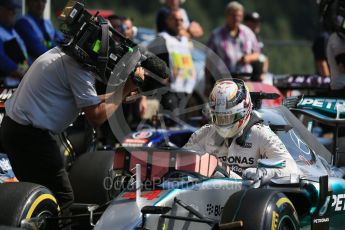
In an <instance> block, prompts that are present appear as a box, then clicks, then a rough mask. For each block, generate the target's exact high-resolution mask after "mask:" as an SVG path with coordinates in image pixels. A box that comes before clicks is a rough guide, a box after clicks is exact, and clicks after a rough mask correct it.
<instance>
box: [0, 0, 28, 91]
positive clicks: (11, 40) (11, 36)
mask: <svg viewBox="0 0 345 230" xmlns="http://www.w3.org/2000/svg"><path fill="white" fill-rule="evenodd" d="M20 7H21V6H20V5H18V4H16V2H15V1H14V0H1V1H0V77H1V79H2V80H3V81H4V84H5V85H6V86H13V87H15V86H17V85H18V83H19V81H20V79H21V78H22V77H23V76H24V74H25V72H26V71H27V69H28V68H29V59H28V54H27V50H26V47H25V44H24V42H23V40H22V39H21V38H20V36H19V35H18V33H17V32H16V31H15V29H14V23H15V17H16V9H17V8H20Z"/></svg>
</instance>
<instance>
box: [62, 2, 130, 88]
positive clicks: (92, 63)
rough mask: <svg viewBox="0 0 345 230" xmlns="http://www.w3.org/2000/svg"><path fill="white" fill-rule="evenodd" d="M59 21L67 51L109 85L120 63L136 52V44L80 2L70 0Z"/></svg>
mask: <svg viewBox="0 0 345 230" xmlns="http://www.w3.org/2000/svg"><path fill="white" fill-rule="evenodd" d="M59 19H60V20H61V21H62V23H61V26H60V29H61V31H62V32H63V34H64V35H65V42H64V43H63V44H61V47H62V48H63V50H64V51H65V52H66V53H67V54H68V55H70V56H72V57H73V58H74V59H76V60H77V61H78V62H79V63H81V64H82V65H83V66H84V67H85V68H87V69H89V70H91V71H93V72H95V73H96V74H97V76H98V77H99V80H100V81H101V82H103V83H105V84H107V82H108V80H109V77H110V76H111V74H112V71H113V69H114V67H115V65H116V64H117V63H118V61H119V60H120V59H121V58H122V57H123V56H125V55H126V54H131V53H133V52H134V47H135V46H136V44H135V43H133V42H132V41H130V40H129V39H126V38H125V37H123V35H121V34H120V33H119V32H117V31H115V30H114V29H112V28H111V27H109V25H108V22H107V21H106V20H105V19H104V18H103V17H101V16H98V15H95V16H93V15H91V14H90V13H89V12H88V11H87V10H86V9H85V6H84V4H82V3H80V2H77V1H72V0H70V1H69V2H68V3H67V5H66V7H65V8H64V10H63V12H62V14H61V15H60V17H59ZM110 31H111V32H110ZM132 68H133V67H132ZM132 71H133V70H132Z"/></svg>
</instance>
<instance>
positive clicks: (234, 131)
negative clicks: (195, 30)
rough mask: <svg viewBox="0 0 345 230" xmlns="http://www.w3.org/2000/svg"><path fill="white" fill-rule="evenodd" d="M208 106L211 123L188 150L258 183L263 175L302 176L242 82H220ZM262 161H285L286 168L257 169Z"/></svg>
mask: <svg viewBox="0 0 345 230" xmlns="http://www.w3.org/2000/svg"><path fill="white" fill-rule="evenodd" d="M209 107H210V113H211V118H212V124H209V125H205V126H203V127H201V128H200V129H199V130H197V131H196V132H195V133H194V134H193V135H192V136H191V138H190V139H189V141H188V142H187V144H186V145H185V146H184V147H185V148H187V149H190V150H194V151H198V152H202V153H209V154H214V155H216V156H217V157H218V158H219V160H220V162H222V163H223V165H224V166H225V167H226V166H230V169H231V171H232V172H235V173H236V174H237V175H236V174H234V175H233V176H232V174H231V173H230V177H235V178H236V177H238V176H242V177H243V178H246V179H251V180H257V179H259V178H261V177H263V176H266V178H272V177H275V176H277V177H283V176H289V175H291V174H295V175H299V174H300V171H299V169H298V167H297V165H296V163H295V161H294V160H293V159H292V157H291V155H290V154H289V153H288V151H287V149H286V147H285V146H284V144H283V143H282V142H281V140H280V139H279V138H278V136H277V135H276V134H275V133H274V132H273V131H272V130H271V129H270V128H269V127H268V126H266V125H264V124H262V122H261V120H260V119H259V118H258V116H257V115H256V114H255V113H254V112H253V111H252V102H251V98H250V94H249V91H248V89H247V87H246V85H245V83H244V82H243V81H241V80H235V79H234V80H230V79H222V80H219V81H217V82H216V84H215V86H214V88H213V89H212V91H211V94H210V97H209ZM261 158H268V159H272V160H273V161H274V162H275V161H277V162H281V163H283V162H284V163H285V167H282V168H258V169H257V164H258V159H261ZM284 163H283V164H284Z"/></svg>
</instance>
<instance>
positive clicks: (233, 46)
mask: <svg viewBox="0 0 345 230" xmlns="http://www.w3.org/2000/svg"><path fill="white" fill-rule="evenodd" d="M243 13H244V9H243V6H242V5H241V4H240V3H238V2H230V3H229V4H228V5H227V7H226V9H225V15H226V18H225V20H226V23H225V25H224V26H220V27H218V28H216V29H215V30H214V31H213V32H212V35H211V37H210V38H209V41H208V43H207V46H208V48H209V49H210V50H208V51H207V52H206V55H207V57H206V71H205V75H206V77H207V80H206V83H207V84H208V85H207V87H206V92H209V89H210V87H211V86H212V85H213V84H214V80H213V79H212V78H211V77H212V76H211V73H212V72H214V71H215V69H216V68H217V67H218V66H222V65H223V64H225V65H226V67H227V69H228V70H229V71H230V73H232V74H239V73H249V74H251V73H252V72H253V67H252V65H251V64H252V63H254V62H256V61H258V60H259V57H260V45H259V43H258V41H257V39H256V36H255V34H254V33H253V31H251V29H249V28H248V27H247V26H245V25H243V24H242V21H243ZM215 54H216V56H215ZM219 58H220V59H219ZM214 77H215V76H214Z"/></svg>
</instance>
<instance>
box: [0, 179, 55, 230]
mask: <svg viewBox="0 0 345 230" xmlns="http://www.w3.org/2000/svg"><path fill="white" fill-rule="evenodd" d="M0 207H1V210H2V211H0V224H1V225H7V226H13V227H19V226H20V223H21V221H22V220H24V219H30V218H34V217H38V218H39V217H51V216H57V215H58V214H59V206H58V204H57V202H56V199H55V197H54V196H53V194H52V193H51V192H50V191H49V190H48V189H47V188H45V187H43V186H41V185H37V184H32V183H26V182H18V183H4V184H0ZM52 228H53V226H50V228H49V229H52Z"/></svg>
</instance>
